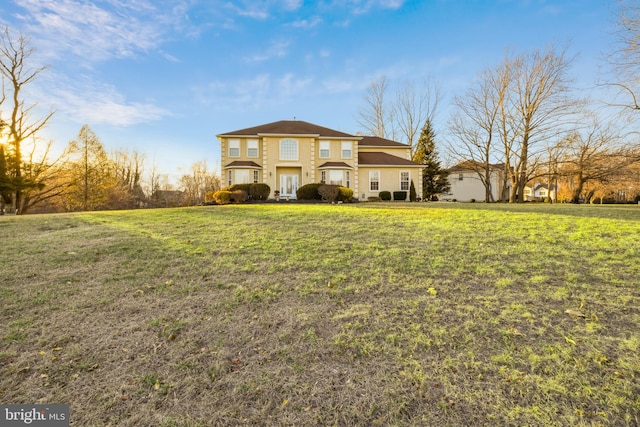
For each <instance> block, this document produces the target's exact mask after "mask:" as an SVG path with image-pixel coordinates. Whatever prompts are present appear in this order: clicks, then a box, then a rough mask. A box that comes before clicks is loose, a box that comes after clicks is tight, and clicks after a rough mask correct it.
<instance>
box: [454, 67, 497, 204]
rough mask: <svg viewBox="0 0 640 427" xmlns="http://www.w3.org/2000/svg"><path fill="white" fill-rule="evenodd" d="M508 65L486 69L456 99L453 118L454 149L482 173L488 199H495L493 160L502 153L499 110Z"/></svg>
mask: <svg viewBox="0 0 640 427" xmlns="http://www.w3.org/2000/svg"><path fill="white" fill-rule="evenodd" d="M507 71H508V70H505V69H501V68H498V69H489V70H486V71H485V72H483V73H482V75H481V76H480V78H479V80H478V84H477V86H476V87H472V88H470V89H468V90H467V92H466V93H465V94H464V96H456V97H455V98H454V100H453V104H454V108H455V109H454V113H453V116H452V118H451V120H450V122H449V129H450V132H451V135H452V136H453V137H454V138H455V141H453V142H452V143H451V144H450V150H451V152H452V153H453V154H454V157H456V158H457V159H459V160H468V161H469V162H468V163H467V165H469V167H471V168H473V169H474V170H475V172H476V173H477V174H478V177H479V179H480V182H482V184H483V185H484V188H485V202H494V201H495V200H494V196H493V189H492V171H493V170H494V166H493V164H494V163H495V162H497V158H498V157H499V155H500V147H499V146H498V144H499V139H498V138H497V137H498V135H499V124H500V123H499V121H498V119H499V113H500V112H501V108H502V107H503V106H504V103H505V94H506V91H505V90H504V89H505V76H504V73H505V72H507Z"/></svg>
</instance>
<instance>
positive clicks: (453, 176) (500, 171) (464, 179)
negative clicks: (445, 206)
mask: <svg viewBox="0 0 640 427" xmlns="http://www.w3.org/2000/svg"><path fill="white" fill-rule="evenodd" d="M489 167H490V180H491V194H492V195H493V200H494V201H499V200H500V197H501V194H502V188H503V186H504V180H503V176H504V165H503V164H492V165H490V166H489ZM448 172H449V184H450V186H451V188H450V189H449V193H448V194H441V195H440V200H442V201H453V200H456V201H459V202H470V201H472V200H474V201H476V202H484V199H485V186H484V184H483V183H482V179H481V178H480V174H482V176H484V166H483V165H482V164H481V163H479V162H476V161H473V160H465V161H463V162H460V163H458V164H456V165H455V166H453V167H451V168H449V169H448Z"/></svg>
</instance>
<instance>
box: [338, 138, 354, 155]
mask: <svg viewBox="0 0 640 427" xmlns="http://www.w3.org/2000/svg"><path fill="white" fill-rule="evenodd" d="M347 144H348V145H349V149H348V151H349V155H348V156H345V155H344V152H345V151H347V150H345V149H344V147H345V145H347ZM340 156H341V158H343V159H351V158H352V157H353V144H352V143H351V141H342V144H341V146H340Z"/></svg>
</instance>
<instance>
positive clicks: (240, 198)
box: [231, 190, 249, 203]
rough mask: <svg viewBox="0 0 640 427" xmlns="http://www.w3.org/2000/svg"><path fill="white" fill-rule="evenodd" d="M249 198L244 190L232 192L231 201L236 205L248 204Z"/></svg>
mask: <svg viewBox="0 0 640 427" xmlns="http://www.w3.org/2000/svg"><path fill="white" fill-rule="evenodd" d="M248 198H249V195H248V194H247V193H246V192H245V191H244V190H233V191H231V201H233V202H236V203H243V202H246V201H247V199H248Z"/></svg>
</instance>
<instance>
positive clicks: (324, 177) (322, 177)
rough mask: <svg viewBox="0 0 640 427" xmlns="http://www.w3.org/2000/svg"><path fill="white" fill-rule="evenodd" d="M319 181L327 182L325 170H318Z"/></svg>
mask: <svg viewBox="0 0 640 427" xmlns="http://www.w3.org/2000/svg"><path fill="white" fill-rule="evenodd" d="M320 182H321V183H322V184H324V183H326V182H327V171H320Z"/></svg>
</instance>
